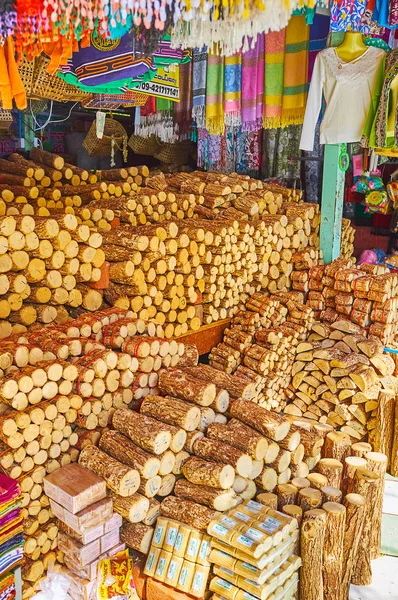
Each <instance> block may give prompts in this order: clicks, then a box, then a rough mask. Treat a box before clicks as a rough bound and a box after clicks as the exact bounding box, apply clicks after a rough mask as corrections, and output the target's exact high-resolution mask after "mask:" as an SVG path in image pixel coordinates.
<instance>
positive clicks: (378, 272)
mask: <svg viewBox="0 0 398 600" xmlns="http://www.w3.org/2000/svg"><path fill="white" fill-rule="evenodd" d="M397 282H398V278H397V275H396V274H395V273H390V271H389V270H388V269H387V267H384V266H379V265H367V264H362V265H360V266H359V267H356V266H354V263H353V261H352V260H351V259H345V258H338V259H336V260H335V261H333V262H332V263H330V265H326V266H317V267H314V268H313V269H312V270H311V273H310V283H309V288H310V293H309V295H308V303H309V305H310V306H311V307H312V308H313V309H314V310H317V311H321V312H319V316H320V319H321V320H322V321H326V322H329V323H331V322H333V321H334V320H336V319H337V318H339V315H345V316H348V317H349V318H350V320H351V321H352V322H353V323H356V324H357V325H359V326H360V327H361V328H363V330H364V331H365V330H366V332H368V334H369V335H373V336H376V337H378V338H380V339H381V341H382V342H383V343H384V344H385V345H388V344H389V343H391V342H392V341H393V340H394V337H395V335H396V333H397V332H398V324H397V323H396V319H395V312H396V308H397V303H398V299H397V297H398V285H397Z"/></svg>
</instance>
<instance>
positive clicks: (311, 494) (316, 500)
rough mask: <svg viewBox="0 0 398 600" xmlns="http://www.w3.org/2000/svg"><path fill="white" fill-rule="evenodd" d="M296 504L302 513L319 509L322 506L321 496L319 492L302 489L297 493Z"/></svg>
mask: <svg viewBox="0 0 398 600" xmlns="http://www.w3.org/2000/svg"><path fill="white" fill-rule="evenodd" d="M298 503H299V505H300V506H301V508H302V509H303V512H305V511H307V510H313V509H316V508H320V507H321V506H322V494H321V492H320V491H319V490H314V489H313V488H304V489H302V490H300V491H299V493H298Z"/></svg>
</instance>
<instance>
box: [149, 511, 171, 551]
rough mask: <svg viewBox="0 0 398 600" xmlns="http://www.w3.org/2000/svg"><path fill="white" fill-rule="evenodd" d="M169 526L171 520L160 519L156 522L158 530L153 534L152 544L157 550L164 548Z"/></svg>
mask: <svg viewBox="0 0 398 600" xmlns="http://www.w3.org/2000/svg"><path fill="white" fill-rule="evenodd" d="M168 524H169V520H168V519H166V518H165V517H159V519H158V520H157V522H156V528H155V533H154V534H153V538H152V544H153V545H154V546H156V547H157V548H163V543H164V540H165V537H166V531H167V527H168Z"/></svg>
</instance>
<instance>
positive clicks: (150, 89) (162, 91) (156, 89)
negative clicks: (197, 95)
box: [137, 81, 180, 102]
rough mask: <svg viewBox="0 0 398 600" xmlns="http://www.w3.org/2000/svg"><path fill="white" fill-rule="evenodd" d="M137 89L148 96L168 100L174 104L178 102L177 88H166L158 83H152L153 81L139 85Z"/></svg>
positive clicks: (178, 93)
mask: <svg viewBox="0 0 398 600" xmlns="http://www.w3.org/2000/svg"><path fill="white" fill-rule="evenodd" d="M137 89H138V90H140V91H141V92H145V93H146V94H149V95H150V96H158V97H162V98H169V99H170V100H174V101H175V102H178V101H179V100H180V90H179V88H176V87H168V86H166V85H161V84H160V83H154V82H153V81H147V82H145V83H141V84H140V86H139V87H138V88H137Z"/></svg>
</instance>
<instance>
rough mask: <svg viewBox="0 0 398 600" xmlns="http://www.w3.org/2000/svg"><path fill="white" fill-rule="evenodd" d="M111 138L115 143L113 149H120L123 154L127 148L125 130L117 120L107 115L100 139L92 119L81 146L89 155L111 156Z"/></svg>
mask: <svg viewBox="0 0 398 600" xmlns="http://www.w3.org/2000/svg"><path fill="white" fill-rule="evenodd" d="M112 140H114V144H115V146H114V150H115V151H116V150H122V152H123V154H125V152H126V149H127V133H126V130H125V128H124V127H123V125H121V124H120V123H118V121H115V119H111V118H108V117H107V118H105V125H104V135H103V137H102V139H98V138H97V129H96V123H95V121H94V122H93V124H92V125H91V127H90V129H89V131H88V133H87V136H86V138H85V140H84V142H83V148H84V149H85V150H86V152H87V154H89V156H111V154H112Z"/></svg>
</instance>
